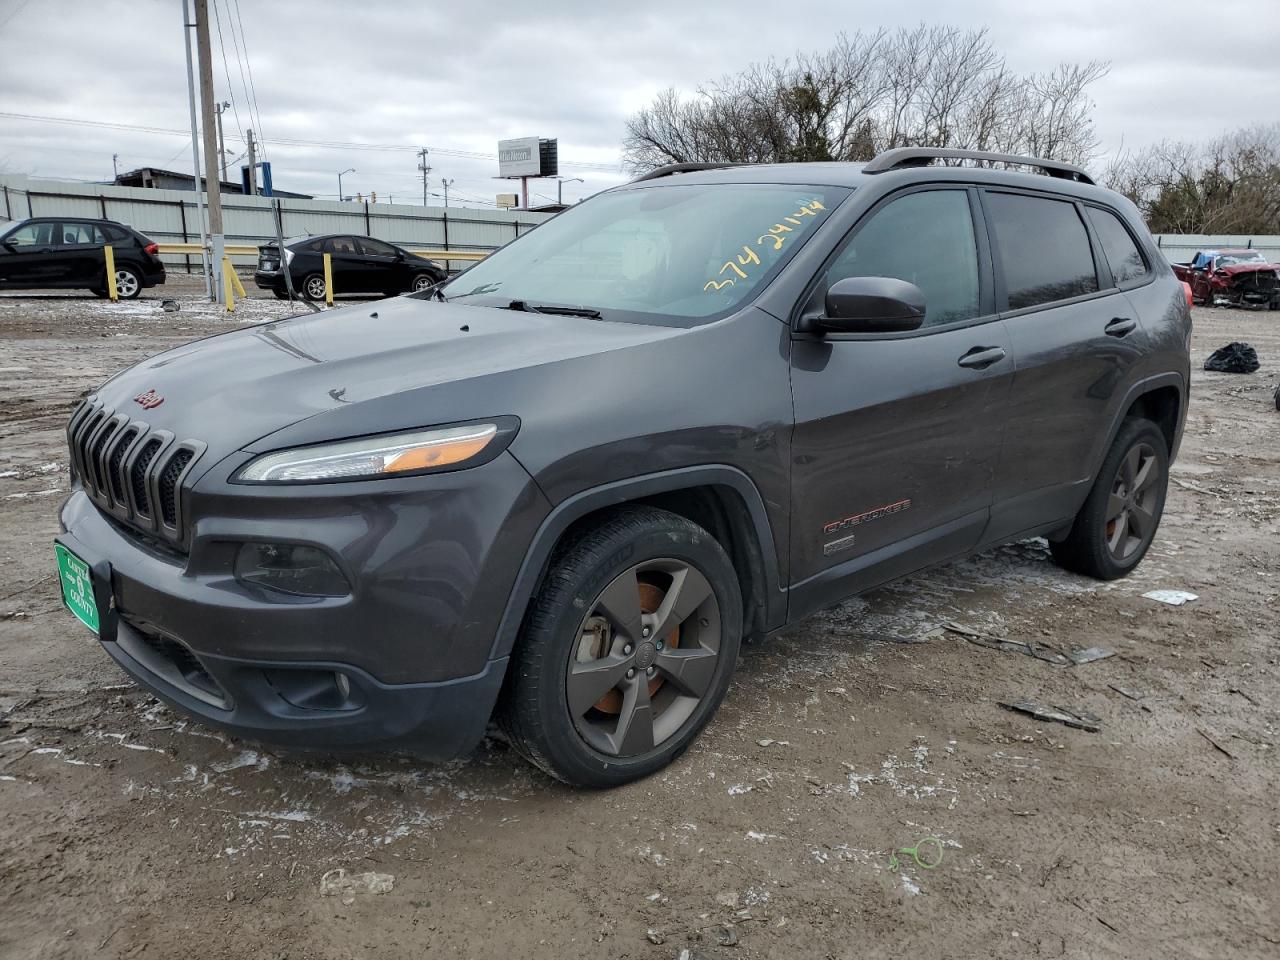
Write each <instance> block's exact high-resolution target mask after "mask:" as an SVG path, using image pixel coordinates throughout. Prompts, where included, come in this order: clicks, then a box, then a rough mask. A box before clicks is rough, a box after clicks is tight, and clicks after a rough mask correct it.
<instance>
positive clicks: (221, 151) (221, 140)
mask: <svg viewBox="0 0 1280 960" xmlns="http://www.w3.org/2000/svg"><path fill="white" fill-rule="evenodd" d="M229 106H231V101H230V100H223V101H222V102H221V103H219V104H215V105H214V108H213V109H214V112H215V113H217V114H218V156H219V157H220V158H221V166H222V179H223V180H225V179H227V138H226V136H224V135H223V133H222V114H223V111H225V110H226V109H227V107H229Z"/></svg>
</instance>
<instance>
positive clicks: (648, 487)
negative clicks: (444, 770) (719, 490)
mask: <svg viewBox="0 0 1280 960" xmlns="http://www.w3.org/2000/svg"><path fill="white" fill-rule="evenodd" d="M703 486H722V487H729V488H731V489H733V490H734V491H735V492H736V493H737V494H738V495H739V496H740V497H741V498H742V502H743V503H744V504H745V505H746V508H747V514H748V517H749V518H750V522H751V525H752V526H753V527H754V530H755V535H756V539H757V541H758V543H759V546H760V554H761V562H762V565H763V568H764V579H765V606H766V611H765V615H766V618H767V620H768V623H769V624H770V625H771V626H774V625H779V626H780V625H781V624H782V622H783V621H784V620H785V618H786V591H785V590H784V589H783V587H782V584H781V577H780V574H779V570H778V559H777V556H778V555H777V550H776V548H775V545H774V540H773V530H772V528H771V527H770V526H769V516H768V513H767V512H766V511H765V506H764V498H763V497H761V496H760V491H759V490H758V489H757V488H756V485H755V483H754V482H753V481H752V480H751V478H750V477H748V476H747V475H746V474H745V473H743V472H742V471H741V470H739V469H738V468H737V467H731V466H728V465H727V464H708V465H704V466H695V467H681V468H679V469H676V470H665V471H662V472H660V473H651V474H645V475H644V476H640V477H631V478H628V479H626V480H617V481H614V482H613V483H606V484H602V485H601V486H598V487H592V488H590V489H588V490H583V491H581V492H579V493H576V494H574V495H573V496H571V497H569V498H567V499H565V500H563V501H561V502H560V503H559V504H557V505H556V506H555V507H553V508H552V510H551V512H550V513H549V514H548V515H547V517H546V518H545V519H544V520H543V521H542V525H541V526H540V527H538V531H537V533H535V534H534V536H533V541H532V542H531V543H530V545H529V548H528V550H526V551H525V556H524V561H523V562H522V563H521V565H520V571H519V573H517V574H516V580H515V585H514V586H513V587H512V588H511V593H510V595H509V596H508V598H507V605H506V608H505V609H504V610H503V614H502V619H501V620H500V621H499V623H498V630H497V634H496V636H495V637H494V641H493V649H492V650H491V651H490V653H489V659H490V660H498V659H501V658H503V657H507V656H510V654H511V651H512V649H513V648H514V647H515V643H516V638H517V637H518V636H519V633H520V625H521V623H522V622H523V620H524V614H525V610H526V608H527V607H528V605H529V600H530V598H531V597H532V596H533V592H534V590H536V589H537V587H538V582H539V581H540V580H541V579H542V574H543V572H544V570H545V569H546V566H547V561H548V559H549V558H550V556H551V551H552V549H553V548H554V547H555V545H556V542H557V541H558V540H559V539H560V537H561V535H562V534H563V533H564V532H565V531H566V530H567V529H568V528H569V527H570V525H572V524H573V523H574V522H575V521H577V520H580V519H582V518H583V517H585V516H586V515H587V514H589V513H593V512H595V511H596V510H599V509H601V508H602V507H609V506H617V505H620V504H624V503H629V502H631V501H633V500H639V499H642V498H644V497H651V496H654V495H656V494H660V493H673V492H676V491H679V490H687V489H691V488H693V487H703Z"/></svg>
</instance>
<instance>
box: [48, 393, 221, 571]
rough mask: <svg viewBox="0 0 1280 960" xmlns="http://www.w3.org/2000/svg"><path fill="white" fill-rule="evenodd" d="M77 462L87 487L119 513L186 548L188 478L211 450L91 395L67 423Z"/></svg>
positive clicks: (102, 505)
mask: <svg viewBox="0 0 1280 960" xmlns="http://www.w3.org/2000/svg"><path fill="white" fill-rule="evenodd" d="M67 444H68V447H69V449H70V457H71V463H72V466H73V467H74V469H75V471H76V475H77V477H79V479H80V482H81V485H82V486H83V488H84V492H85V493H86V494H87V495H88V497H89V499H90V500H92V501H93V503H94V505H95V506H97V507H98V509H100V510H102V511H103V512H104V513H107V514H109V515H110V516H111V517H112V518H113V519H115V520H117V521H120V522H122V523H123V525H124V528H125V529H127V528H133V529H136V530H138V531H139V532H140V533H144V534H146V535H147V536H148V537H159V538H160V539H161V540H163V541H167V542H169V543H171V544H174V545H175V546H177V547H179V548H182V549H185V548H186V547H187V545H188V540H189V537H190V531H189V530H187V528H186V524H185V522H184V520H183V510H182V500H183V489H184V486H183V485H184V482H185V481H186V478H187V476H188V474H189V473H190V471H191V468H192V467H193V466H194V465H195V463H196V461H198V460H199V459H200V456H201V455H202V454H203V453H204V451H205V445H204V444H203V443H201V442H199V441H197V440H182V441H175V439H174V437H173V434H171V433H169V432H168V431H167V430H154V429H152V428H151V427H150V426H149V425H148V424H147V423H145V422H143V421H141V420H134V419H131V418H130V417H129V416H127V415H126V414H123V413H119V412H117V411H114V410H110V409H107V408H105V407H104V406H103V405H102V404H99V403H94V402H92V401H86V402H85V403H83V404H81V406H80V407H79V409H77V410H76V412H75V413H74V414H72V416H71V420H70V421H69V422H68V424H67Z"/></svg>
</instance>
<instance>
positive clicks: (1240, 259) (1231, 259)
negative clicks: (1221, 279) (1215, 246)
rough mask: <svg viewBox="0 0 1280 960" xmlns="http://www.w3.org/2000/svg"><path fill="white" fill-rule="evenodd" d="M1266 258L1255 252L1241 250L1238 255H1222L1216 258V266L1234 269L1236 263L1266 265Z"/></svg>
mask: <svg viewBox="0 0 1280 960" xmlns="http://www.w3.org/2000/svg"><path fill="white" fill-rule="evenodd" d="M1266 262H1267V258H1266V257H1264V256H1263V255H1262V254H1260V253H1259V252H1258V251H1257V250H1242V251H1240V252H1239V253H1224V254H1223V255H1222V256H1220V257H1218V266H1220V267H1234V266H1235V265H1236V264H1238V263H1266Z"/></svg>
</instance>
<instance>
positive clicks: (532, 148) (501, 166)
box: [498, 137, 542, 177]
mask: <svg viewBox="0 0 1280 960" xmlns="http://www.w3.org/2000/svg"><path fill="white" fill-rule="evenodd" d="M541 172H542V156H541V152H540V146H539V141H538V138H537V137H520V138H519V139H518V140H499V141H498V176H499V177H536V176H538V175H539V174H541Z"/></svg>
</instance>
